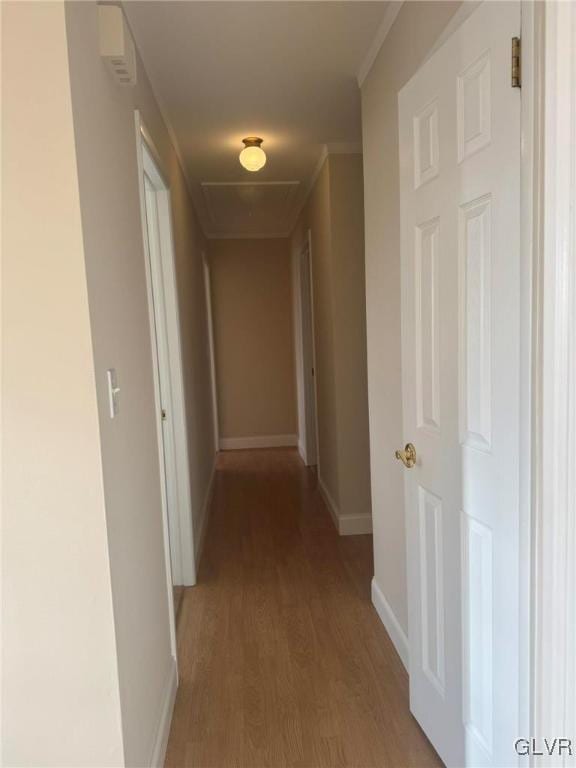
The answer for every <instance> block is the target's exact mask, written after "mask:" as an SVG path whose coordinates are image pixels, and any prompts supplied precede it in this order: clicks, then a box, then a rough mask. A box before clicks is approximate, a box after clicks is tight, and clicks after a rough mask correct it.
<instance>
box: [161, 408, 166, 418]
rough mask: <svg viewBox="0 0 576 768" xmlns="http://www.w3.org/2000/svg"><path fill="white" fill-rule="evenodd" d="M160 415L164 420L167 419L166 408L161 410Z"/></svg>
mask: <svg viewBox="0 0 576 768" xmlns="http://www.w3.org/2000/svg"><path fill="white" fill-rule="evenodd" d="M160 415H161V416H162V421H166V410H165V409H164V408H162V410H161V411H160Z"/></svg>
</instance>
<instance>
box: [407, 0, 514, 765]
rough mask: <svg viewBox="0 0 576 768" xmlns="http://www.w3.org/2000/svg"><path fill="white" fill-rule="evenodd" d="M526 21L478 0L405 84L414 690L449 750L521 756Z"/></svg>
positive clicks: (497, 760) (434, 735) (450, 757)
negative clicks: (515, 66)
mask: <svg viewBox="0 0 576 768" xmlns="http://www.w3.org/2000/svg"><path fill="white" fill-rule="evenodd" d="M519 35H520V4H519V3H518V2H514V3H503V2H502V3H500V2H499V3H492V2H486V3H483V4H482V5H480V7H479V8H478V9H477V10H475V11H474V12H473V14H472V15H471V16H470V18H469V19H468V20H467V21H465V22H464V24H463V25H462V26H461V27H459V28H458V30H457V31H455V32H454V33H453V34H452V36H451V37H450V38H449V39H448V41H447V42H446V43H445V44H444V45H443V46H442V47H441V48H440V49H439V50H438V51H437V52H436V53H435V54H434V55H433V56H432V57H431V58H430V59H429V60H428V62H426V63H425V64H424V65H423V66H422V68H421V69H420V71H419V72H418V73H417V74H416V75H415V76H414V77H413V78H412V80H411V81H410V82H409V83H408V84H407V85H406V86H405V87H404V88H403V89H402V91H401V93H400V97H399V116H400V121H399V131H400V172H401V219H402V224H401V228H402V240H401V248H402V354H403V359H402V381H403V393H404V403H403V406H404V439H405V442H406V443H408V442H411V443H413V444H414V446H415V449H416V454H417V461H416V465H415V466H414V467H413V468H411V469H408V468H407V469H404V470H403V471H404V473H405V490H406V518H407V538H408V589H409V636H410V706H411V709H412V712H413V714H414V715H415V717H416V718H417V720H418V721H419V723H420V724H421V726H422V728H423V729H424V731H425V732H426V734H427V735H428V737H429V738H430V740H431V742H432V743H433V744H434V746H435V747H436V749H437V751H438V753H439V754H440V756H441V757H442V759H443V760H444V762H445V763H446V764H447V765H449V766H476V765H482V766H512V765H514V764H516V762H517V757H516V755H515V753H514V740H515V738H517V736H518V727H519V707H518V704H519V702H518V695H519V663H518V649H519V614H518V610H519V462H518V455H519V402H518V400H519V391H520V390H519V353H520V327H519V298H520V268H519V265H520V91H519V89H517V88H513V87H511V40H512V38H513V37H516V36H519Z"/></svg>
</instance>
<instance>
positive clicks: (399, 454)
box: [395, 443, 416, 469]
mask: <svg viewBox="0 0 576 768" xmlns="http://www.w3.org/2000/svg"><path fill="white" fill-rule="evenodd" d="M395 455H396V458H397V459H398V460H399V461H401V462H402V464H404V466H405V467H408V469H412V467H413V466H414V464H416V448H414V446H413V445H412V443H406V446H405V447H404V450H403V451H396V454H395Z"/></svg>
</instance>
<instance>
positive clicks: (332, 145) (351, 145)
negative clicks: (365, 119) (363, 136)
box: [324, 141, 363, 155]
mask: <svg viewBox="0 0 576 768" xmlns="http://www.w3.org/2000/svg"><path fill="white" fill-rule="evenodd" d="M324 146H325V147H326V152H327V154H329V155H361V154H363V149H362V142H361V141H330V142H328V144H325V145H324Z"/></svg>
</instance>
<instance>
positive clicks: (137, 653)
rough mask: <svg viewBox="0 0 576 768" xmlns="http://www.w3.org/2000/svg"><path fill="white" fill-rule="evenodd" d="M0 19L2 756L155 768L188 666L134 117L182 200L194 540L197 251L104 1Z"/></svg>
mask: <svg viewBox="0 0 576 768" xmlns="http://www.w3.org/2000/svg"><path fill="white" fill-rule="evenodd" d="M3 13H4V15H5V25H4V30H3V32H4V39H3V59H4V64H5V71H4V77H3V86H4V87H5V88H6V93H5V97H4V100H3V101H4V103H3V108H4V114H3V118H4V120H5V123H4V125H5V135H4V144H3V158H4V160H5V162H4V168H3V185H4V189H5V191H8V194H7V195H6V198H7V199H8V201H9V203H8V204H7V205H6V206H5V207H4V209H3V215H4V225H5V226H4V228H3V251H4V252H3V257H4V261H3V270H4V271H3V283H2V285H3V291H4V293H3V302H4V304H3V309H4V313H3V328H4V338H3V368H4V370H6V371H9V373H8V374H6V375H5V377H4V381H3V392H2V395H3V410H4V412H5V414H6V416H5V429H4V430H3V460H4V466H3V469H4V486H3V504H4V507H5V509H7V510H9V512H8V514H6V515H5V518H4V520H3V526H4V527H3V532H2V534H3V535H2V543H3V548H4V573H3V579H4V582H3V588H4V595H3V597H4V601H5V608H6V610H7V613H6V614H5V615H6V616H7V617H8V618H9V622H8V625H9V629H7V630H6V631H5V634H4V637H3V640H4V649H3V650H4V658H3V661H4V670H5V675H4V680H3V686H4V688H3V693H4V699H3V705H4V706H3V715H4V722H3V725H4V733H3V736H4V745H3V749H4V758H5V761H6V764H9V765H23V764H27V765H58V766H65V765H74V766H82V765H99V766H101V765H120V764H123V763H125V764H127V765H138V766H141V765H148V764H150V761H151V759H152V750H153V747H154V742H155V738H156V735H157V729H158V726H159V718H160V715H161V708H162V705H163V703H164V696H165V694H166V692H167V685H168V682H169V680H170V679H171V678H170V675H171V674H172V673H173V670H174V665H173V660H172V655H171V647H170V631H169V625H168V592H167V581H166V566H165V560H164V546H163V532H162V514H161V494H160V474H159V456H158V448H157V435H156V425H155V403H154V391H153V374H152V358H151V339H150V331H149V319H148V307H147V295H146V280H145V261H144V250H143V242H142V225H141V219H140V201H139V186H138V184H139V180H138V170H137V161H136V157H137V156H136V132H135V122H134V110H135V109H136V108H137V109H139V110H140V112H141V114H142V119H143V122H144V124H145V125H146V127H147V129H148V132H149V134H150V135H151V137H152V140H153V142H154V144H155V145H156V148H157V151H158V154H159V157H160V162H161V165H162V167H163V170H164V173H165V176H166V178H167V179H168V181H169V183H170V187H171V195H172V203H173V219H174V222H173V223H174V241H175V249H176V268H177V279H178V293H179V299H180V318H181V331H182V343H183V362H184V376H185V391H186V397H187V402H186V406H187V426H188V437H189V448H190V474H191V486H192V504H193V515H194V528H195V529H196V530H198V529H199V527H200V525H201V516H202V514H203V511H204V508H205V506H204V505H205V499H206V494H207V490H208V485H209V480H210V477H211V472H212V467H213V461H214V452H215V446H214V439H213V429H212V414H211V392H210V378H209V355H208V344H207V325H206V307H205V296H204V286H203V269H202V257H201V249H202V247H203V240H202V237H201V235H200V232H199V229H198V226H197V223H196V219H195V216H194V213H193V209H192V205H191V202H190V199H189V197H188V193H187V189H186V186H185V184H184V179H183V175H182V171H181V169H180V166H179V164H178V161H177V157H176V154H175V151H174V148H173V147H172V145H171V143H170V139H169V136H168V132H167V130H166V127H165V125H164V123H163V121H162V118H161V116H160V113H159V111H158V108H157V105H156V102H155V100H154V96H153V94H152V91H151V89H150V86H149V84H148V81H147V78H146V74H145V72H144V69H143V67H142V65H141V62H139V68H138V85H137V86H136V87H135V88H124V89H122V88H119V87H117V86H116V85H115V84H114V82H113V81H112V79H111V77H110V75H109V73H108V71H107V70H106V68H105V67H104V65H103V62H102V60H101V58H100V56H99V51H98V18H97V5H96V3H92V2H79V3H67V4H63V3H59V2H54V3H15V4H14V5H11V4H8V5H7V4H3ZM22 57H24V60H22ZM24 95H25V98H24ZM6 158H9V160H8V161H7V160H6ZM31 222H32V223H33V224H32V225H31ZM109 367H114V368H116V370H117V373H118V379H119V385H120V388H121V394H120V412H119V414H118V416H117V418H116V419H114V420H113V421H112V420H110V418H109V416H108V403H107V393H106V369H107V368H109ZM6 670H9V671H8V673H6ZM31 734H32V736H31Z"/></svg>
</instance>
